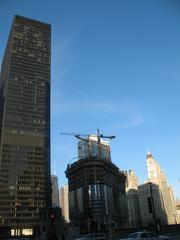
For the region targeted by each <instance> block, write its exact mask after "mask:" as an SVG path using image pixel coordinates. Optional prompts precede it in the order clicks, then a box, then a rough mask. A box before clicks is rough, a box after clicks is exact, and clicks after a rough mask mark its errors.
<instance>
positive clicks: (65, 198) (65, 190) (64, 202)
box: [59, 185, 69, 222]
mask: <svg viewBox="0 0 180 240" xmlns="http://www.w3.org/2000/svg"><path fill="white" fill-rule="evenodd" d="M59 195H60V197H59V198H60V207H61V209H62V215H63V216H64V219H65V221H66V222H69V187H68V185H65V186H63V187H61V188H60V193H59Z"/></svg>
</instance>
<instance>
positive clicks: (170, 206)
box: [146, 152, 177, 224]
mask: <svg viewBox="0 0 180 240" xmlns="http://www.w3.org/2000/svg"><path fill="white" fill-rule="evenodd" d="M146 160H147V170H148V181H149V182H152V183H154V184H156V185H157V186H158V187H159V189H160V193H161V198H162V202H163V206H164V211H165V213H166V215H167V221H168V224H176V223H177V220H176V216H177V214H176V209H175V201H174V197H173V191H172V188H170V187H169V185H168V182H167V179H166V175H165V173H164V171H163V170H162V169H161V167H160V165H159V164H158V162H157V161H156V160H155V159H154V158H153V155H152V154H151V153H150V152H148V153H147V158H146Z"/></svg>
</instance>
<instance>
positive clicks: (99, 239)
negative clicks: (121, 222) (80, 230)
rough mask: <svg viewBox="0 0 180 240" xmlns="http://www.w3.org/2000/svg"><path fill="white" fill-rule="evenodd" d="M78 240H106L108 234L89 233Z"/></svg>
mask: <svg viewBox="0 0 180 240" xmlns="http://www.w3.org/2000/svg"><path fill="white" fill-rule="evenodd" d="M76 240H106V234H104V233H88V234H86V235H84V236H83V237H81V238H77V239H76Z"/></svg>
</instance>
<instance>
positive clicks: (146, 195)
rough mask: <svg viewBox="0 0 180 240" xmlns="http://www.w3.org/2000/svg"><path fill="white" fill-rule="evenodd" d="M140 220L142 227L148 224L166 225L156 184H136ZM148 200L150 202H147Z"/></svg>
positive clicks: (159, 192)
mask: <svg viewBox="0 0 180 240" xmlns="http://www.w3.org/2000/svg"><path fill="white" fill-rule="evenodd" d="M138 193H139V202H140V211H141V220H142V225H143V226H144V227H146V226H149V225H157V224H159V225H166V224H167V215H166V212H165V211H164V206H163V202H162V198H161V191H160V188H159V186H158V185H156V184H154V183H151V182H147V183H144V184H142V185H139V186H138ZM149 201H150V203H149Z"/></svg>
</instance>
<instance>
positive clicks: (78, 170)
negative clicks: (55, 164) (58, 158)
mask: <svg viewBox="0 0 180 240" xmlns="http://www.w3.org/2000/svg"><path fill="white" fill-rule="evenodd" d="M81 140H82V139H81ZM85 141H89V139H88V140H87V139H86V140H85ZM97 142H98V141H97ZM99 142H100V141H99ZM93 144H94V143H93ZM100 147H101V144H99V145H98V149H99V148H100ZM99 150H100V151H99ZM99 150H98V152H99V153H101V152H102V151H101V149H99ZM66 177H67V178H68V184H69V215H70V216H69V217H70V222H71V225H72V226H73V227H78V228H79V230H80V232H84V233H85V232H92V231H106V230H107V229H108V228H109V226H116V227H121V228H125V227H126V226H127V222H128V213H127V212H128V211H127V202H126V195H125V181H126V177H125V175H124V173H122V172H121V171H119V169H118V167H117V166H116V165H115V164H113V163H112V162H111V161H109V160H106V159H104V158H102V157H101V155H99V154H98V155H97V156H86V157H84V158H81V159H79V160H78V161H76V162H74V163H73V164H68V166H67V169H66Z"/></svg>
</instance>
